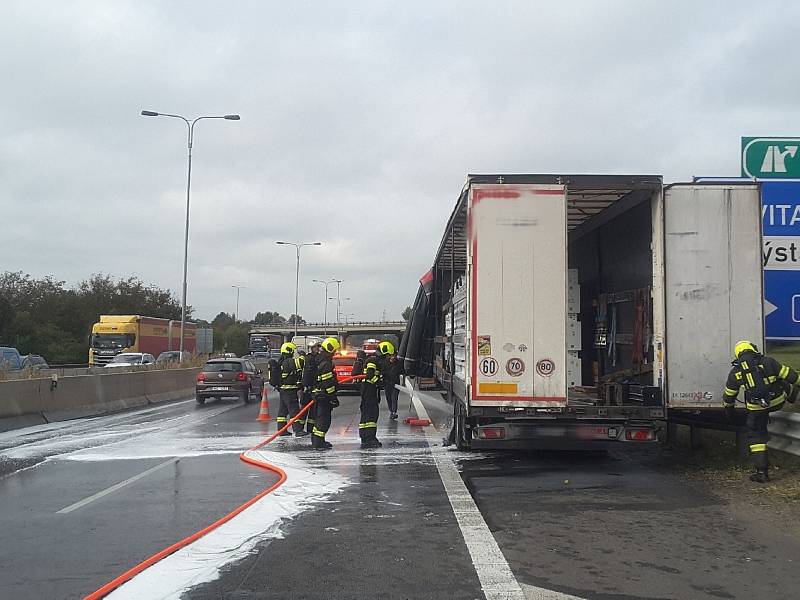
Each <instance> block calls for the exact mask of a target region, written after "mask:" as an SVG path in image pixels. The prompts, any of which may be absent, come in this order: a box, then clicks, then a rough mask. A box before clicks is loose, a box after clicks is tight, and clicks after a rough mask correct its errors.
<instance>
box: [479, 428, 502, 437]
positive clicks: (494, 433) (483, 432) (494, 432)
mask: <svg viewBox="0 0 800 600" xmlns="http://www.w3.org/2000/svg"><path fill="white" fill-rule="evenodd" d="M478 437H479V438H480V439H483V440H502V439H505V437H506V428H505V427H479V428H478Z"/></svg>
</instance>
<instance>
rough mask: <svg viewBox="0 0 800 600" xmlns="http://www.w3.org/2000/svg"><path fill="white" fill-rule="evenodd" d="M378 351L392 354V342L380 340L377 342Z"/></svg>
mask: <svg viewBox="0 0 800 600" xmlns="http://www.w3.org/2000/svg"><path fill="white" fill-rule="evenodd" d="M378 352H380V353H381V354H383V355H386V354H394V344H393V343H392V342H381V343H380V344H378Z"/></svg>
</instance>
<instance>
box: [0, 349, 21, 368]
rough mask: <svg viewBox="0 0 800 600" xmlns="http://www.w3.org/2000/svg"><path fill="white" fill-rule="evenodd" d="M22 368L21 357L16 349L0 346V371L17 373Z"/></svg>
mask: <svg viewBox="0 0 800 600" xmlns="http://www.w3.org/2000/svg"><path fill="white" fill-rule="evenodd" d="M21 368H22V357H21V356H20V355H19V351H18V350H17V349H16V348H12V347H10V346H0V370H3V371H19V370H20V369H21Z"/></svg>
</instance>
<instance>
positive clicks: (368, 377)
mask: <svg viewBox="0 0 800 600" xmlns="http://www.w3.org/2000/svg"><path fill="white" fill-rule="evenodd" d="M382 365H383V357H382V356H381V355H380V353H378V354H377V355H372V356H367V357H366V358H365V359H364V367H363V371H362V372H363V374H364V379H363V381H362V382H361V420H360V421H359V423H358V435H359V437H360V438H361V447H362V448H380V447H381V446H382V445H383V444H381V443H380V442H379V441H378V437H377V434H378V413H379V411H380V404H381V385H382V383H383V380H382V379H381V367H382Z"/></svg>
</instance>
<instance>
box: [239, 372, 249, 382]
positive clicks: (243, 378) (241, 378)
mask: <svg viewBox="0 0 800 600" xmlns="http://www.w3.org/2000/svg"><path fill="white" fill-rule="evenodd" d="M236 380H237V381H250V377H249V376H248V375H247V373H245V372H244V371H242V372H241V373H239V374H238V375H237V376H236Z"/></svg>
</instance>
